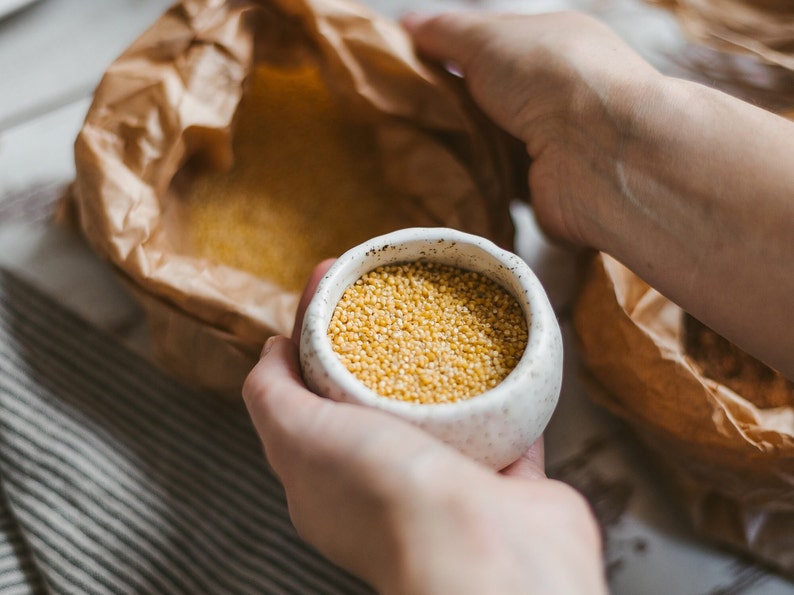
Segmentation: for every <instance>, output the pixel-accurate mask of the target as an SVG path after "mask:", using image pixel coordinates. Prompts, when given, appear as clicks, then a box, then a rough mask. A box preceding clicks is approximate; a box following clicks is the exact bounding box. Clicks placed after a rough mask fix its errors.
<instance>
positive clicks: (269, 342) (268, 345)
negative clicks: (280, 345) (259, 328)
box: [260, 335, 278, 357]
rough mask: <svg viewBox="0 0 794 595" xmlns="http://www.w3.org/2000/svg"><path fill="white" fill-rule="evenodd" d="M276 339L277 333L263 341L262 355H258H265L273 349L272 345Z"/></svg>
mask: <svg viewBox="0 0 794 595" xmlns="http://www.w3.org/2000/svg"><path fill="white" fill-rule="evenodd" d="M276 339H278V336H277V335H273V336H272V337H268V339H267V341H265V346H264V347H262V355H261V356H260V357H265V356H266V355H267V354H268V353H270V350H271V349H273V345H274V344H275V343H276Z"/></svg>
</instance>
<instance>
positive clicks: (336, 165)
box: [187, 65, 407, 291]
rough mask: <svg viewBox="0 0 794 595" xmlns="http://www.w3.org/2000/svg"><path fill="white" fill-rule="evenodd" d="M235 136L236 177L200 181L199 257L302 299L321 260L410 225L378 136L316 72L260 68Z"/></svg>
mask: <svg viewBox="0 0 794 595" xmlns="http://www.w3.org/2000/svg"><path fill="white" fill-rule="evenodd" d="M235 128H236V131H235V136H234V155H235V163H234V166H233V168H232V169H231V170H230V171H228V172H226V173H222V174H211V175H203V176H200V177H198V178H197V179H196V180H195V182H194V184H193V187H192V192H191V195H190V197H189V201H188V203H187V204H188V217H187V219H188V221H189V223H188V225H189V238H190V239H189V243H190V246H191V248H192V250H193V251H194V252H195V254H197V255H198V256H201V257H204V258H208V259H211V260H214V261H218V262H221V263H223V264H226V265H228V266H231V267H234V268H237V269H241V270H244V271H247V272H249V273H253V274H255V275H258V276H261V277H264V278H267V279H270V280H273V281H275V282H277V283H278V284H280V285H281V286H282V287H284V288H285V289H287V290H290V291H299V290H300V289H301V288H302V287H303V285H304V284H305V283H306V281H307V279H308V277H309V274H310V273H311V270H312V268H313V267H314V266H315V265H316V263H317V262H319V261H320V260H322V259H325V258H330V257H333V256H338V255H339V254H341V253H342V252H344V251H345V250H347V249H348V248H350V247H352V246H354V245H356V244H358V243H360V242H362V241H364V240H365V239H367V238H369V237H372V236H375V235H379V234H382V233H386V232H388V231H393V230H394V229H397V228H399V227H402V226H403V225H404V224H407V221H405V220H404V219H403V218H402V215H401V213H400V211H399V206H398V205H399V203H400V200H401V196H400V195H399V193H398V192H397V191H395V190H394V189H393V188H391V187H390V186H389V185H387V184H386V182H385V181H384V179H383V175H382V171H381V167H380V163H379V160H378V148H377V146H376V143H375V138H374V131H373V129H372V127H371V126H369V125H368V124H367V123H366V122H361V121H356V120H355V119H353V118H352V117H351V116H350V115H349V114H348V113H347V112H346V110H344V109H343V107H342V106H341V105H340V104H339V103H338V102H337V101H336V100H335V97H334V96H333V95H332V94H331V92H330V91H329V89H328V88H327V87H326V86H325V85H324V83H323V80H322V78H321V76H320V73H319V71H318V70H317V69H316V68H314V67H312V66H303V67H299V68H293V69H290V70H286V69H278V68H274V67H270V66H267V65H260V66H258V67H257V68H256V69H255V72H254V76H253V77H252V81H251V88H250V92H249V95H248V96H247V98H246V99H245V101H244V103H243V104H242V106H241V110H240V113H239V114H238V119H237V122H236V125H235Z"/></svg>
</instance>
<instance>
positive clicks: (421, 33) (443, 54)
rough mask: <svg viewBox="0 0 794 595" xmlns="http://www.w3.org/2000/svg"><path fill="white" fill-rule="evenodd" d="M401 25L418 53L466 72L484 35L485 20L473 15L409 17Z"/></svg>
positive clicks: (448, 14) (406, 16) (473, 13)
mask: <svg viewBox="0 0 794 595" xmlns="http://www.w3.org/2000/svg"><path fill="white" fill-rule="evenodd" d="M401 22H402V25H403V27H404V28H405V29H406V30H407V31H408V33H410V34H411V37H413V40H414V44H415V45H416V48H417V50H418V51H419V53H421V54H424V55H425V56H427V57H428V58H431V59H433V60H435V61H437V62H441V63H447V64H448V63H452V64H455V65H456V66H457V67H458V68H459V69H460V70H462V71H464V72H465V71H466V67H467V65H468V64H469V63H470V61H471V59H472V58H473V57H474V54H475V53H476V51H477V49H478V47H479V45H480V44H479V43H478V40H479V39H481V38H482V36H483V35H484V33H485V31H484V27H483V25H484V23H485V22H486V20H485V18H484V17H483V16H482V15H479V14H477V13H476V12H473V11H472V12H454V13H443V14H437V15H422V14H417V13H409V14H407V15H405V16H404V17H403V18H402V21H401Z"/></svg>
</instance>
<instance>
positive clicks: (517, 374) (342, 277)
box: [300, 227, 562, 469]
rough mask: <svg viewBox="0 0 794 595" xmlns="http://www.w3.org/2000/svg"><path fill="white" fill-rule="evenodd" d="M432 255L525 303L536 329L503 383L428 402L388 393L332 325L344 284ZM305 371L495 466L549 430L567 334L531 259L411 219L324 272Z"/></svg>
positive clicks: (340, 393)
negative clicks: (363, 372) (357, 370)
mask: <svg viewBox="0 0 794 595" xmlns="http://www.w3.org/2000/svg"><path fill="white" fill-rule="evenodd" d="M414 260H427V261H432V262H438V263H441V264H446V265H452V266H456V267H460V268H464V269H468V270H471V271H476V272H478V273H482V274H484V275H486V276H488V277H490V278H491V279H493V280H494V281H496V282H497V283H499V284H501V285H502V286H503V287H504V288H505V289H507V290H508V291H509V292H510V293H512V294H513V296H514V297H515V298H516V299H517V300H518V302H519V303H520V304H521V307H522V308H523V310H524V313H525V315H526V318H527V328H528V330H529V338H528V343H527V347H526V350H525V351H524V354H523V356H522V357H521V359H520V360H519V362H518V365H517V366H516V368H515V369H514V370H513V371H512V372H511V373H510V374H509V375H508V376H507V377H506V378H505V379H504V380H503V381H502V382H501V383H500V384H498V385H497V386H496V387H494V388H493V389H491V390H489V391H487V392H484V393H482V394H480V395H477V396H475V397H471V398H469V399H466V400H464V401H460V402H457V403H440V404H420V403H410V402H405V401H398V400H394V399H389V398H387V397H382V396H380V395H378V394H377V393H375V392H374V391H372V390H371V389H369V388H368V387H366V386H365V385H364V384H363V383H362V382H361V381H359V380H358V379H357V378H356V377H355V376H354V375H353V374H352V373H350V372H349V371H348V370H347V368H345V366H344V364H343V363H342V361H341V360H340V359H339V357H338V356H337V355H336V353H335V352H334V351H333V348H332V346H331V341H330V339H329V338H328V325H329V323H330V321H331V317H332V315H333V311H334V308H335V307H336V304H337V302H338V301H339V299H340V298H341V297H342V294H343V293H344V292H345V290H346V289H347V288H348V287H349V286H350V285H351V284H353V283H354V282H355V281H356V280H357V279H359V278H360V277H361V276H362V275H363V274H364V273H367V272H369V271H371V270H373V269H375V268H377V267H379V266H381V265H387V264H395V263H401V262H410V261H414ZM300 360H301V367H302V370H303V376H304V379H305V381H306V383H307V384H308V386H309V387H310V388H311V389H312V390H313V391H315V392H317V393H318V394H321V395H325V396H327V397H329V398H331V399H334V400H336V401H346V402H350V403H357V404H360V405H366V406H369V407H376V408H378V409H382V410H384V411H387V412H389V413H392V414H394V415H397V416H399V417H401V418H403V419H405V420H407V421H409V422H410V423H413V424H415V425H416V426H419V427H420V428H423V429H424V430H426V431H427V432H429V433H431V434H433V435H435V436H436V437H438V438H439V439H441V440H443V441H444V442H446V443H447V444H449V445H451V446H453V447H454V448H457V449H458V450H460V451H461V452H463V453H464V454H466V455H468V456H469V457H471V458H473V459H475V460H477V461H479V462H481V463H483V464H485V465H488V466H490V467H492V468H494V469H501V468H503V467H505V466H507V465H508V464H510V463H512V462H513V461H515V460H516V459H518V458H519V457H520V456H521V455H522V454H523V453H524V452H525V451H526V450H527V448H528V447H529V446H530V445H531V444H532V443H533V442H534V441H535V440H536V439H537V438H538V437H539V436H540V435H541V434H542V433H543V430H544V429H545V427H546V425H547V424H548V422H549V419H550V418H551V415H552V413H553V412H554V408H555V407H556V405H557V400H558V398H559V394H560V385H561V382H562V338H561V335H560V327H559V325H558V323H557V318H556V316H555V314H554V311H553V310H552V307H551V304H550V303H549V300H548V298H547V296H546V293H545V291H544V290H543V287H542V286H541V284H540V282H539V281H538V279H537V277H536V276H535V274H534V273H533V272H532V271H531V270H530V268H529V267H528V266H527V264H526V263H525V262H524V261H523V260H522V259H521V258H519V257H518V256H516V255H515V254H513V253H511V252H507V251H505V250H502V249H501V248H499V247H498V246H496V245H495V244H494V243H492V242H491V241H489V240H486V239H485V238H482V237H479V236H474V235H471V234H467V233H463V232H460V231H456V230H453V229H447V228H424V227H420V228H408V229H402V230H399V231H395V232H393V233H389V234H386V235H383V236H379V237H376V238H373V239H371V240H369V241H367V242H364V243H363V244H360V245H358V246H356V247H355V248H352V249H350V250H349V251H347V252H346V253H345V254H343V255H342V256H341V257H340V258H339V259H338V260H337V261H336V262H335V263H334V264H333V266H331V268H330V269H329V270H328V272H327V273H326V274H325V276H324V277H323V278H322V280H321V281H320V284H319V285H318V287H317V291H316V293H315V295H314V297H313V298H312V300H311V302H310V304H309V306H308V308H307V310H306V314H305V317H304V320H303V327H302V329H301V340H300Z"/></svg>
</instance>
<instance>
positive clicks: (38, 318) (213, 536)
mask: <svg viewBox="0 0 794 595" xmlns="http://www.w3.org/2000/svg"><path fill="white" fill-rule="evenodd" d="M0 350H1V351H2V353H0V474H1V475H0V490H1V491H0V593H2V594H3V595H10V594H16V593H45V592H53V593H68V594H74V593H201V594H204V593H235V594H236V593H370V592H371V590H370V589H369V588H368V587H367V586H365V585H364V584H363V583H361V582H360V581H358V580H356V579H355V578H353V577H351V576H350V575H348V574H346V573H345V572H343V571H341V570H340V569H338V568H336V567H335V566H333V565H331V564H330V563H329V562H328V561H326V560H325V559H324V558H322V557H321V556H319V555H318V554H317V553H316V552H315V551H314V550H312V549H311V548H310V547H308V546H307V545H306V544H304V543H303V542H302V541H301V539H300V538H299V537H298V536H297V534H296V533H295V531H294V529H293V527H292V525H291V523H290V521H289V518H288V514H287V506H286V500H285V498H284V493H283V491H282V488H281V486H280V484H279V483H278V481H277V480H276V479H275V478H274V477H273V476H272V475H271V474H269V473H268V471H267V469H266V466H265V463H264V459H263V457H262V451H261V448H260V445H259V441H258V439H257V436H256V435H255V433H254V431H253V429H252V426H251V423H250V421H249V419H248V416H247V414H246V412H245V409H244V407H243V405H242V403H241V402H237V401H235V402H231V401H225V400H222V399H220V398H217V397H212V396H209V395H205V394H201V393H196V392H193V391H190V390H188V389H185V388H184V387H182V386H180V385H179V384H178V383H176V382H175V381H173V380H171V379H170V378H168V377H167V376H165V375H163V374H162V373H160V372H159V371H157V370H156V369H154V368H153V367H152V366H151V365H150V364H149V363H147V362H146V361H144V360H143V359H141V358H139V357H138V356H136V355H135V354H133V353H131V352H130V351H128V350H127V349H125V348H124V347H123V346H121V345H120V344H118V343H117V342H115V341H114V340H113V339H111V338H109V337H107V336H105V335H103V334H102V333H100V332H99V331H97V330H96V329H94V328H92V327H90V326H89V325H88V324H86V323H85V322H84V321H82V320H80V319H78V318H77V317H75V316H74V315H72V314H71V313H69V312H67V311H65V310H64V309H62V308H61V307H59V306H58V305H56V304H55V303H53V302H52V301H51V300H50V299H49V298H47V297H44V296H43V295H41V294H40V293H38V292H37V291H36V290H34V289H32V288H31V287H29V286H28V285H27V284H26V283H24V282H22V281H20V280H19V279H18V278H15V277H14V276H12V275H10V274H8V273H0ZM329 514H333V511H329Z"/></svg>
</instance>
